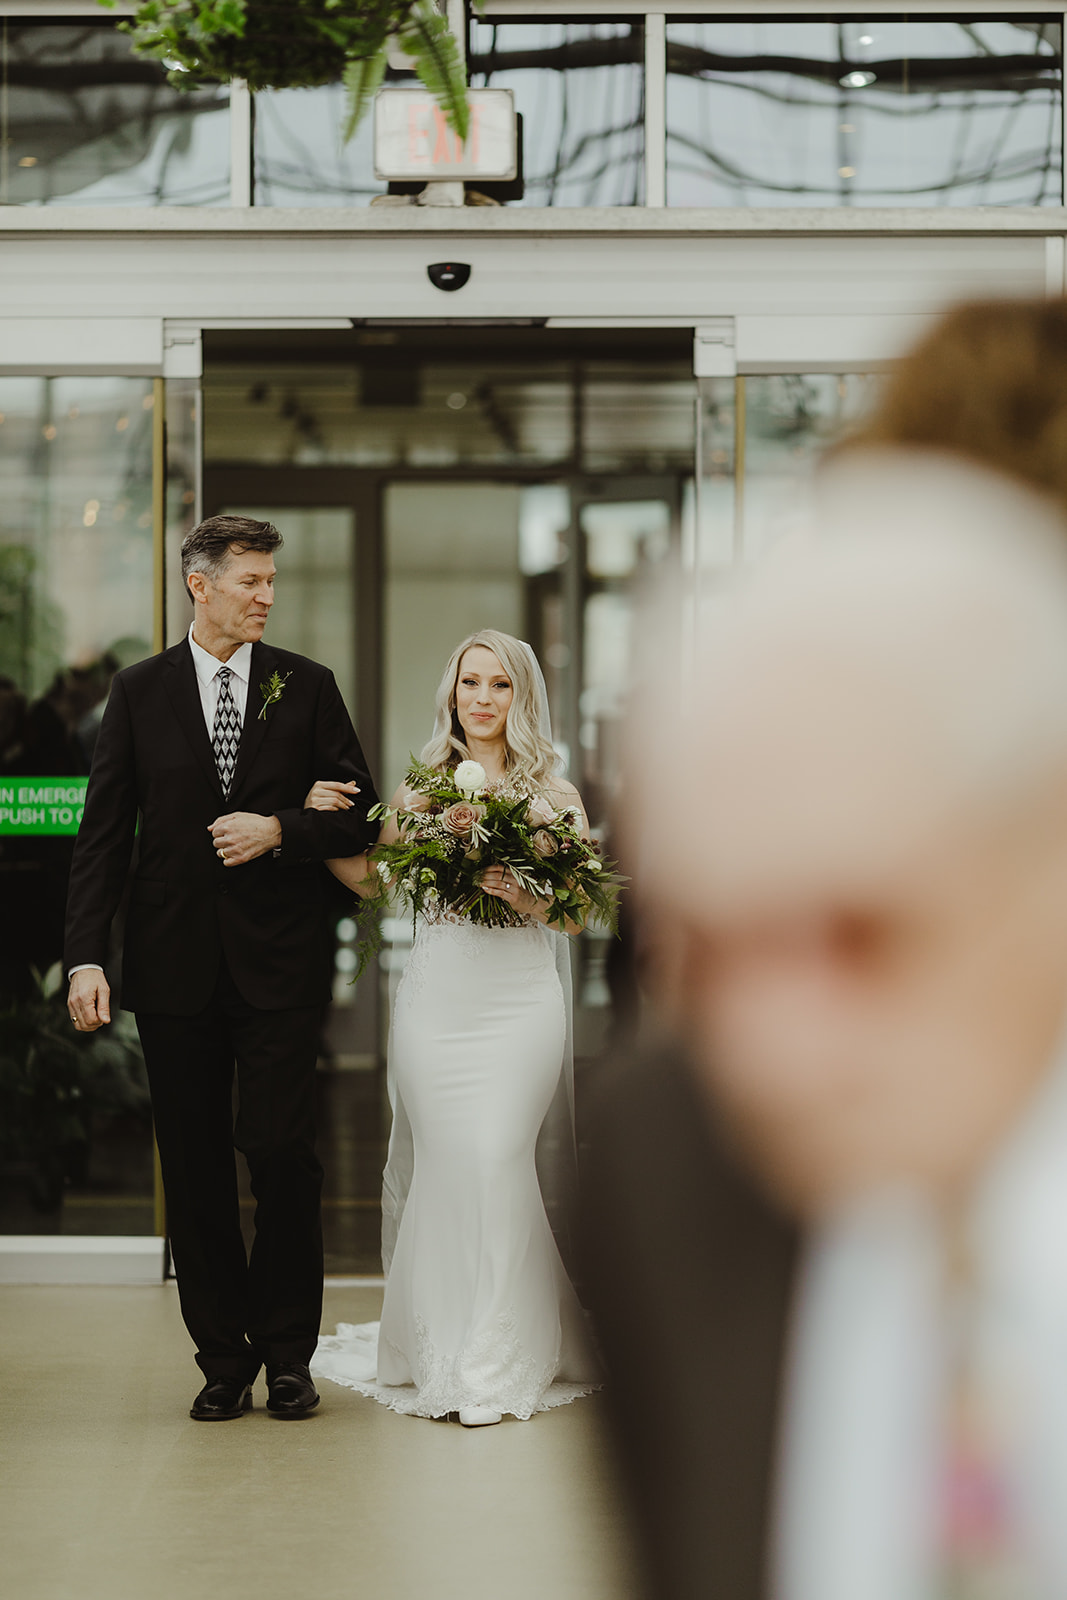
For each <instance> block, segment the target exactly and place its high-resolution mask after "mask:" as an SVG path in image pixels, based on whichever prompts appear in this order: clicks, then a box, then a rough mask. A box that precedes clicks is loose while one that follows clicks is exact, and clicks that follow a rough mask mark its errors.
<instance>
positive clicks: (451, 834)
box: [360, 760, 624, 971]
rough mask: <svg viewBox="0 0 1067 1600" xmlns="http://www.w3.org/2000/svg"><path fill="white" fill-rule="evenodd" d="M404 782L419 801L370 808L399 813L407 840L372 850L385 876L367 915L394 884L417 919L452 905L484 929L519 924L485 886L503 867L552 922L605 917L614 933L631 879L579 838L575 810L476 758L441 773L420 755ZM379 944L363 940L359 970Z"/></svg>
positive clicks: (378, 815) (385, 814)
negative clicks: (488, 874)
mask: <svg viewBox="0 0 1067 1600" xmlns="http://www.w3.org/2000/svg"><path fill="white" fill-rule="evenodd" d="M405 783H406V785H407V788H408V791H409V795H410V796H411V798H412V801H413V803H412V804H410V805H409V806H408V807H405V808H400V809H393V808H391V807H389V806H385V805H379V806H376V807H375V808H374V809H373V810H372V811H371V812H370V816H371V818H372V819H381V820H382V821H385V820H387V819H389V818H394V819H395V821H396V824H397V827H398V829H399V832H400V837H399V838H398V839H397V840H396V842H395V843H393V844H380V845H377V846H376V847H375V849H374V850H372V851H371V859H372V861H374V862H375V864H376V865H377V867H378V870H379V877H380V878H381V879H382V880H383V881H382V886H381V888H380V890H379V892H378V893H377V894H376V895H375V896H374V897H373V898H371V899H367V900H365V901H364V903H363V916H364V919H366V918H368V917H370V916H376V914H377V913H378V912H379V911H381V910H384V909H385V906H386V905H387V904H388V898H389V893H390V890H392V891H393V892H395V893H396V894H398V895H399V896H400V898H401V900H402V901H403V902H404V904H405V905H406V906H407V907H408V909H409V910H410V911H411V915H412V918H413V919H414V918H416V917H418V916H419V914H420V913H423V914H428V915H430V916H434V915H439V914H440V913H441V912H442V911H448V912H451V913H452V914H453V915H454V916H459V917H462V918H464V919H465V920H467V921H469V922H474V923H478V924H480V925H481V926H482V927H486V928H511V927H516V926H518V925H519V924H521V922H522V921H523V919H522V917H521V916H520V915H519V913H518V912H516V911H515V910H514V908H513V907H512V906H510V905H509V904H508V903H507V901H506V900H501V899H498V898H497V897H496V896H495V895H491V894H487V893H486V892H485V890H484V889H483V888H482V884H481V876H482V873H483V872H484V871H485V869H486V868H487V867H489V866H500V867H505V868H506V869H507V871H508V872H509V873H510V875H511V877H512V878H513V879H514V880H515V882H516V883H517V884H518V886H519V888H520V889H524V890H525V891H526V892H527V893H528V894H531V895H533V896H534V897H535V898H536V899H538V900H547V901H548V902H549V907H548V911H547V913H546V915H547V920H548V924H549V926H550V927H556V928H558V929H560V931H561V932H562V931H566V929H567V927H568V925H570V926H574V925H577V926H578V927H585V925H586V924H587V923H589V922H601V923H603V924H605V925H606V926H607V927H609V928H610V929H611V930H612V931H613V932H614V931H616V929H617V925H618V897H619V890H620V888H621V886H622V884H623V882H624V879H623V878H622V877H621V876H620V875H619V873H618V872H617V871H616V870H615V867H614V865H613V863H611V862H607V861H603V860H601V857H600V854H599V851H598V849H597V846H596V845H595V844H594V843H591V842H590V841H588V840H586V839H583V838H582V836H581V831H580V830H581V825H582V819H581V814H580V813H579V812H578V811H577V810H573V811H572V810H568V809H563V810H562V811H561V810H557V809H556V807H554V806H553V805H552V803H551V802H550V801H549V800H547V799H546V798H544V797H543V796H540V795H536V794H532V793H531V792H530V791H529V789H527V788H525V787H523V786H521V785H509V784H492V785H490V784H487V783H486V778H485V772H484V770H483V768H482V767H480V766H479V765H478V763H477V762H474V761H463V762H460V764H459V766H458V767H456V768H455V770H454V771H451V772H445V773H441V772H437V771H436V770H435V769H434V768H433V767H428V766H425V765H424V764H423V763H422V762H421V761H415V760H413V761H412V764H411V766H410V768H409V770H408V773H407V776H406V778H405ZM374 949H375V946H374V943H373V940H372V941H371V942H370V944H369V946H367V945H365V946H364V950H363V952H362V960H361V965H360V971H362V970H363V968H364V967H365V966H366V964H367V961H369V959H370V958H371V956H372V955H373V954H374Z"/></svg>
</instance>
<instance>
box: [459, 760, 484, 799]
mask: <svg viewBox="0 0 1067 1600" xmlns="http://www.w3.org/2000/svg"><path fill="white" fill-rule="evenodd" d="M452 777H453V779H454V781H455V785H456V788H457V789H458V790H459V792H460V794H477V793H478V790H479V789H484V788H485V768H484V767H483V766H482V764H481V762H480V761H461V762H460V764H459V766H458V767H457V768H456V770H455V772H454V773H453V774H452Z"/></svg>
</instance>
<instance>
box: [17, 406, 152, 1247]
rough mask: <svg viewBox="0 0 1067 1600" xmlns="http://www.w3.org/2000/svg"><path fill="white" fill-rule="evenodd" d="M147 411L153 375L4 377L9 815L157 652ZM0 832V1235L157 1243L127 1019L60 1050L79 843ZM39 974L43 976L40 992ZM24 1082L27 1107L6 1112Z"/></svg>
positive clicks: (87, 740) (78, 757)
mask: <svg viewBox="0 0 1067 1600" xmlns="http://www.w3.org/2000/svg"><path fill="white" fill-rule="evenodd" d="M153 401H154V396H153V384H152V380H151V379H146V378H30V377H26V378H0V807H3V806H5V805H7V804H8V802H7V796H8V795H13V796H14V797H15V806H16V807H17V803H18V793H19V784H20V780H22V781H25V780H26V779H29V778H40V777H53V778H56V779H63V778H67V779H71V780H79V779H82V778H84V776H85V774H86V773H87V772H88V770H89V763H90V760H91V757H92V752H93V747H94V745H95V742H96V736H97V732H98V730H99V726H100V719H101V717H102V715H103V710H104V706H105V704H106V701H107V696H108V693H109V690H110V685H111V680H112V677H113V676H114V673H115V672H116V671H117V670H118V669H119V668H120V667H124V666H128V665H130V664H131V663H133V662H135V661H139V660H141V659H142V658H143V657H144V656H146V655H148V654H149V652H150V650H151V641H152V577H153V574H152V412H153ZM58 786H59V785H58V784H57V787H58ZM66 787H68V788H71V789H73V787H74V784H73V783H71V784H69V785H67V786H66ZM10 809H11V807H10V806H9V810H10ZM50 820H51V821H53V822H54V821H56V820H58V821H60V822H62V821H63V820H64V817H63V815H62V814H60V816H59V817H58V818H51V819H50ZM9 821H10V818H8V817H5V818H3V819H2V820H0V904H2V905H3V908H4V914H3V918H2V919H0V1012H2V1013H3V1033H4V1037H3V1040H2V1041H0V1057H3V1070H2V1071H0V1231H5V1232H14V1233H50V1232H57V1231H59V1232H64V1233H90V1234H93V1233H123V1234H131V1233H151V1232H152V1231H153V1226H154V1218H153V1203H152V1143H151V1128H150V1121H149V1117H148V1102H147V1090H146V1086H145V1083H144V1078H143V1066H142V1063H141V1057H140V1050H139V1046H138V1044H137V1036H136V1028H135V1026H134V1022H133V1018H132V1017H130V1016H129V1015H128V1014H127V1013H124V1012H121V1011H116V1013H115V1016H114V1021H113V1022H112V1024H111V1027H110V1028H109V1029H107V1030H106V1032H105V1033H102V1034H101V1035H99V1036H97V1035H93V1036H92V1037H91V1038H90V1037H89V1036H86V1037H85V1038H84V1039H83V1040H80V1041H77V1042H75V1043H74V1046H73V1049H70V1047H69V1046H68V1044H67V1040H68V1038H72V1037H73V1036H72V1035H69V1034H68V1024H67V1019H66V1007H65V1004H64V997H65V992H66V988H65V984H64V982H63V978H62V973H61V971H60V968H59V962H60V960H61V958H62V950H63V918H64V909H65V901H66V887H67V875H68V872H69V869H70V859H71V854H72V851H73V846H74V839H73V836H72V835H71V834H66V835H50V836H41V837H34V836H26V835H19V834H17V833H12V832H11V831H10V830H9V827H8V826H7V824H8V822H9ZM119 921H120V922H121V918H120V919H119ZM115 938H116V943H118V942H119V941H120V939H121V929H120V928H117V929H116V935H115ZM35 973H36V974H41V975H45V974H48V975H49V980H50V981H49V985H48V993H47V994H46V995H44V994H42V993H41V992H40V990H39V988H38V983H37V978H36V977H35ZM29 1039H32V1040H33V1041H34V1045H35V1051H36V1054H35V1056H34V1059H33V1061H32V1062H30V1061H29V1060H28V1059H27V1057H26V1056H25V1047H26V1044H27V1041H28V1040H29ZM54 1040H58V1041H59V1045H58V1047H57V1046H56V1045H55V1044H54V1043H53V1041H54ZM94 1041H95V1042H94ZM17 1073H24V1075H25V1076H24V1079H23V1081H25V1082H27V1083H30V1084H32V1087H33V1094H32V1097H30V1098H29V1099H26V1098H22V1099H20V1100H19V1102H18V1104H15V1105H13V1103H12V1098H11V1089H12V1081H13V1077H12V1075H13V1074H17ZM72 1084H73V1085H75V1086H76V1093H74V1094H73V1095H72V1093H71V1085H72Z"/></svg>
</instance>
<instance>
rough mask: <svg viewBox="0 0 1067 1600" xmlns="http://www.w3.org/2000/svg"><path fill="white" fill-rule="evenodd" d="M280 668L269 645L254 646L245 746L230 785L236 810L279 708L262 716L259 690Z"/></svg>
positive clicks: (231, 798)
mask: <svg viewBox="0 0 1067 1600" xmlns="http://www.w3.org/2000/svg"><path fill="white" fill-rule="evenodd" d="M276 665H277V657H276V656H275V654H274V651H273V650H272V649H271V648H270V646H269V645H265V644H254V645H253V646H252V661H251V665H250V667H249V672H248V696H247V699H246V701H245V720H244V723H243V725H242V728H241V743H240V745H239V747H238V750H237V765H236V767H235V768H234V771H233V782H232V783H231V784H230V798H229V801H228V804H229V805H230V807H231V808H232V809H234V810H236V807H235V806H234V804H233V802H234V800H235V798H236V796H237V794H238V792H239V791H240V788H241V785H242V784H243V783H244V781H245V779H246V778H247V777H248V774H249V771H250V770H251V767H252V763H253V761H254V760H255V759H256V756H257V755H258V754H259V747H260V745H261V744H262V743H263V741H264V739H265V738H266V737H267V727H268V724H269V722H270V719H271V717H272V716H273V714H274V711H275V709H276V708H275V707H274V706H272V707H270V709H269V710H268V711H267V715H266V716H265V717H263V716H261V715H260V713H261V711H262V710H263V696H262V694H261V693H260V691H259V686H260V684H261V683H266V681H267V679H268V678H269V677H270V675H271V673H272V672H273V671H274V669H275V666H276Z"/></svg>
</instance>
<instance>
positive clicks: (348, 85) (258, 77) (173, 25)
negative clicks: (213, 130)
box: [98, 0, 470, 141]
mask: <svg viewBox="0 0 1067 1600" xmlns="http://www.w3.org/2000/svg"><path fill="white" fill-rule="evenodd" d="M98 3H99V4H100V5H102V6H104V7H106V8H108V9H113V7H114V0H98ZM119 27H120V28H121V29H122V30H123V31H124V32H126V33H128V34H129V35H130V36H131V38H132V40H133V48H134V50H135V51H136V53H137V54H138V55H142V56H148V57H149V58H151V59H152V60H155V61H160V62H162V63H163V65H164V66H165V67H166V68H167V76H168V81H169V82H170V83H171V84H173V85H174V87H175V88H179V89H195V88H198V87H199V86H200V85H202V84H204V83H225V82H228V81H229V80H231V79H233V78H243V79H244V81H245V82H246V83H247V84H248V86H249V88H250V89H253V90H257V89H300V88H313V87H315V86H316V85H318V84H325V83H336V82H337V80H338V78H341V79H342V81H343V83H344V86H345V103H346V115H345V125H344V137H345V140H346V141H347V140H349V139H351V137H352V135H353V133H354V132H355V130H356V128H357V127H358V125H359V123H360V120H361V119H362V117H363V115H364V113H365V111H366V109H367V107H368V106H369V105H370V103H371V101H372V100H373V97H374V94H375V92H376V91H377V89H378V87H379V86H380V84H381V82H382V79H383V77H384V75H385V67H386V54H385V53H386V47H387V45H388V42H389V41H390V40H391V39H395V40H396V41H397V42H398V43H399V44H400V46H401V47H402V48H403V50H404V51H405V52H406V53H407V54H408V55H409V56H410V57H411V58H412V62H413V64H414V67H415V70H416V72H417V73H418V75H419V77H420V78H421V80H422V82H423V83H424V84H425V86H426V88H427V89H428V90H429V91H430V93H431V94H432V95H433V96H434V98H435V99H436V101H437V103H438V105H439V106H440V107H441V111H442V114H443V115H444V118H445V121H446V122H447V123H448V125H449V127H450V128H452V129H453V131H454V132H455V133H456V134H458V135H459V137H460V138H461V139H465V138H466V137H467V131H468V127H469V123H470V111H469V108H468V105H467V79H466V72H465V70H464V66H463V61H462V58H461V55H460V52H459V48H458V46H457V44H456V41H455V39H454V38H453V36H452V34H451V33H450V32H449V29H448V23H447V21H446V20H445V18H444V17H443V16H441V15H440V14H439V12H438V11H437V10H436V8H435V6H434V3H433V0H142V3H141V4H140V5H138V6H137V8H136V10H135V11H134V13H133V16H132V17H131V18H130V19H129V20H128V21H125V22H121V23H120V24H119Z"/></svg>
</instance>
